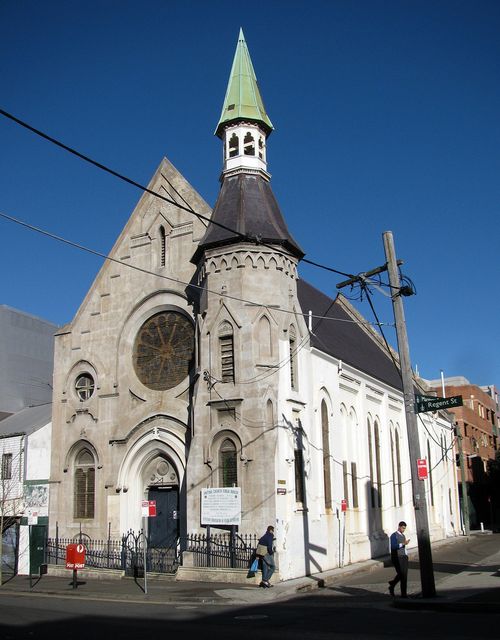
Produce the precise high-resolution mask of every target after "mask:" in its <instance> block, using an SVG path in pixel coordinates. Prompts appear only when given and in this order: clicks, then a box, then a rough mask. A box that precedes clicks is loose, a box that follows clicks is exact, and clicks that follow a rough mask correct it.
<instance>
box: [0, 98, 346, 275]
mask: <svg viewBox="0 0 500 640" xmlns="http://www.w3.org/2000/svg"><path fill="white" fill-rule="evenodd" d="M0 114H1V115H3V116H5V117H6V118H9V119H10V120H12V121H13V122H15V123H16V124H18V125H20V126H21V127H24V128H25V129H28V131H31V132H32V133H35V134H36V135H37V136H40V137H41V138H43V139H44V140H47V141H48V142H51V143H52V144H55V145H56V146H58V147H60V148H61V149H64V150H65V151H67V152H68V153H71V154H73V155H75V156H76V157H77V158H80V159H81V160H84V161H85V162H88V163H89V164H92V165H94V166H95V167H97V168H98V169H101V170H102V171H105V172H107V173H109V174H111V175H112V176H114V177H115V178H118V179H119V180H123V181H124V182H126V183H127V184H130V185H132V186H133V187H136V188H137V189H140V190H141V191H144V192H146V193H149V194H151V195H152V196H155V197H156V198H160V199H161V200H164V201H165V202H168V203H169V204H172V205H173V206H174V207H178V208H179V209H182V210H183V211H186V212H187V213H191V214H192V215H194V216H196V217H197V218H198V219H199V220H203V221H205V222H207V223H210V224H214V225H216V226H217V227H221V228H222V229H225V230H226V231H229V232H231V233H233V234H235V235H236V236H238V238H240V239H241V240H245V241H247V242H252V243H255V244H258V245H262V246H263V247H266V248H268V249H272V250H273V251H275V250H276V247H275V246H273V245H269V244H266V243H265V242H262V241H261V240H260V239H259V238H258V237H257V236H254V237H252V236H248V235H246V234H243V233H241V232H239V231H236V230H235V229H233V228H231V227H228V226H226V225H225V224H222V223H221V222H216V221H215V220H212V219H211V218H209V217H208V216H204V215H203V214H201V213H197V212H196V211H194V209H193V208H192V207H187V206H183V205H181V204H179V203H178V202H175V200H172V199H171V198H167V197H166V196H164V195H162V194H160V193H157V192H156V191H153V190H152V189H149V188H148V187H146V186H144V185H142V184H140V183H139V182H137V181H136V180H133V179H132V178H129V177H128V176H125V175H124V174H122V173H119V172H118V171H115V170H114V169H111V168H110V167H108V166H107V165H105V164H102V162H98V161H97V160H94V159H93V158H91V157H90V156H87V155H85V154H83V153H81V152H80V151H77V150H76V149H74V148H73V147H70V146H68V145H67V144H64V143H63V142H61V141H60V140H57V139H56V138H53V137H52V136H49V135H48V134H47V133H44V132H43V131H41V130H40V129H36V128H35V127H33V126H32V125H30V124H28V123H27V122H25V121H24V120H21V119H20V118H17V117H16V116H14V115H13V114H11V113H9V112H8V111H5V110H4V109H1V108H0ZM302 262H305V263H307V264H310V265H312V266H314V267H318V268H320V269H325V270H326V271H330V272H332V273H337V274H338V275H341V276H346V277H349V278H350V277H352V275H351V274H349V273H345V272H343V271H339V270H338V269H334V268H333V267H328V266H326V265H323V264H320V263H319V262H314V261H313V260H308V259H306V258H302Z"/></svg>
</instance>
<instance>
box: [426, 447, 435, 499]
mask: <svg viewBox="0 0 500 640" xmlns="http://www.w3.org/2000/svg"><path fill="white" fill-rule="evenodd" d="M427 465H428V466H429V498H430V502H431V507H433V506H434V483H433V482H432V460H431V443H430V442H429V440H427Z"/></svg>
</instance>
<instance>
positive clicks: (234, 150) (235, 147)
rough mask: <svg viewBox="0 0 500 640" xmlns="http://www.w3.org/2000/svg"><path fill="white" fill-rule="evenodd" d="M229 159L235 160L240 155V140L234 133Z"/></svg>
mask: <svg viewBox="0 0 500 640" xmlns="http://www.w3.org/2000/svg"><path fill="white" fill-rule="evenodd" d="M228 148H229V157H230V158H234V157H236V156H237V155H239V153H240V140H239V138H238V136H237V135H236V134H235V133H233V135H232V136H231V137H230V138H229V145H228Z"/></svg>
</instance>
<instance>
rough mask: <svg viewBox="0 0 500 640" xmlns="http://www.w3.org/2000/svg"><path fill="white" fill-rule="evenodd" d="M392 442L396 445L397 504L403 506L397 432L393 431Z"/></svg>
mask: <svg viewBox="0 0 500 640" xmlns="http://www.w3.org/2000/svg"><path fill="white" fill-rule="evenodd" d="M394 440H395V444H396V482H397V487H398V492H397V493H398V504H399V506H400V507H401V506H403V483H402V482H401V451H400V438H399V431H398V429H396V430H395V431H394Z"/></svg>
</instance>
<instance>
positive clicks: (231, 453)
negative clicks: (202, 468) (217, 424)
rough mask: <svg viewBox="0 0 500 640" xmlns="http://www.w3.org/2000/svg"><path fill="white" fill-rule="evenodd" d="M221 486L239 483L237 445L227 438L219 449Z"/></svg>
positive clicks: (231, 485) (234, 485) (233, 485)
mask: <svg viewBox="0 0 500 640" xmlns="http://www.w3.org/2000/svg"><path fill="white" fill-rule="evenodd" d="M219 470H220V486H221V487H236V486H237V485H238V464H237V451H236V445H235V444H234V442H233V441H232V440H230V439H229V438H226V439H225V440H224V441H223V442H222V444H221V447H220V449H219Z"/></svg>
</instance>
